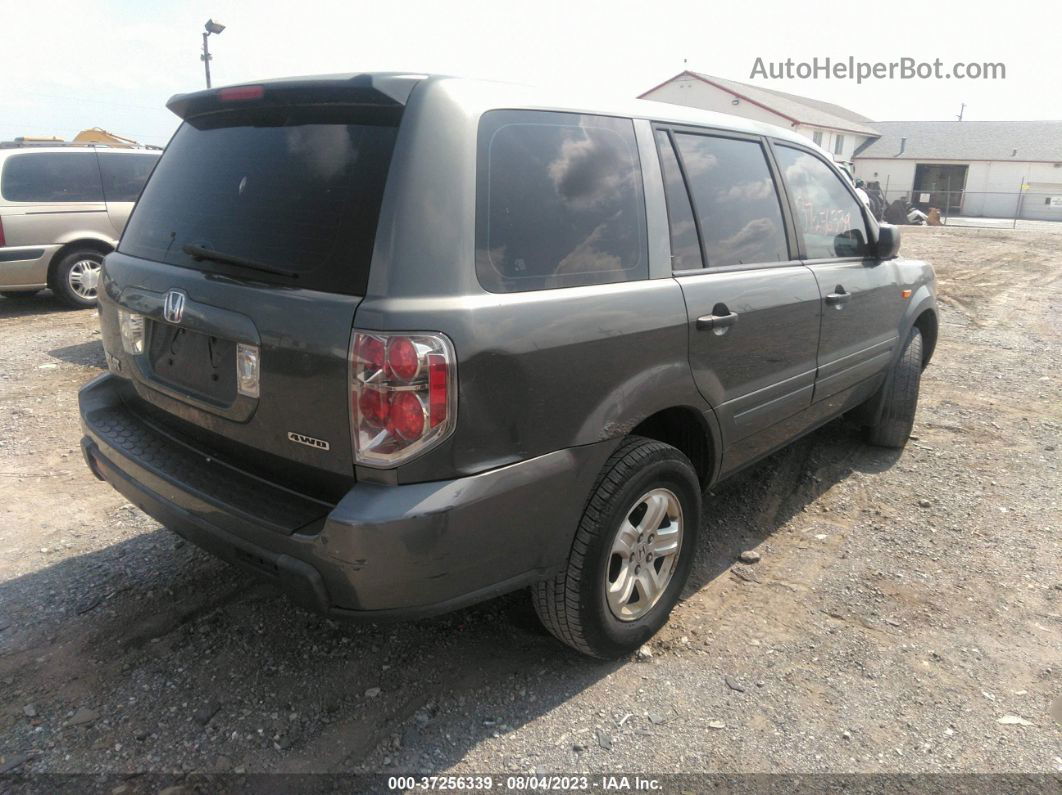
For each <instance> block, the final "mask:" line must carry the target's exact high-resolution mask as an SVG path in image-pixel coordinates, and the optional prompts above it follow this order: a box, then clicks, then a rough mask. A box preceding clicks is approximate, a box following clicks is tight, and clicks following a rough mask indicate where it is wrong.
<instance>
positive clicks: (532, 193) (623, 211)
mask: <svg viewBox="0 0 1062 795" xmlns="http://www.w3.org/2000/svg"><path fill="white" fill-rule="evenodd" d="M478 160H479V173H478V182H477V196H476V204H477V212H476V217H477V220H476V271H477V273H478V274H479V279H480V283H481V284H482V285H483V286H484V287H485V288H486V289H488V290H491V291H493V292H517V291H521V290H543V289H549V288H553V287H572V286H576V285H583V284H605V283H608V282H622V281H629V280H632V279H639V278H648V275H649V266H648V255H647V252H646V243H645V239H646V234H645V202H644V199H643V197H642V178H641V170H640V163H639V160H638V150H637V147H636V143H635V138H634V124H633V122H631V120H630V119H615V118H609V117H605V116H580V115H577V114H572V113H547V112H536V111H490V112H488V113H485V114H484V115H483V120H482V122H481V123H480V128H479V155H478Z"/></svg>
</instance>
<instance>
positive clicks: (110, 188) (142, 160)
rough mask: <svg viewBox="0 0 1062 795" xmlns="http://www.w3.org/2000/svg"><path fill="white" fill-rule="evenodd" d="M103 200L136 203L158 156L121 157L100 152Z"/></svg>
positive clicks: (112, 153) (111, 153)
mask: <svg viewBox="0 0 1062 795" xmlns="http://www.w3.org/2000/svg"><path fill="white" fill-rule="evenodd" d="M98 157H99V159H100V175H101V176H102V177H103V198H104V199H106V200H107V201H109V202H135V201H136V200H137V198H138V197H139V196H140V191H142V190H143V189H144V183H145V182H147V178H148V176H149V175H150V174H151V169H153V168H154V167H155V164H156V163H157V162H158V161H159V158H158V155H120V154H116V153H114V152H100V153H99V155H98Z"/></svg>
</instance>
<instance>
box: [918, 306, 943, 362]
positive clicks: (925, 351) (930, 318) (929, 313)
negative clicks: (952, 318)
mask: <svg viewBox="0 0 1062 795" xmlns="http://www.w3.org/2000/svg"><path fill="white" fill-rule="evenodd" d="M939 322H940V321H939V320H938V319H937V313H936V312H935V311H934V310H933V309H925V310H923V311H922V313H921V314H919V315H918V317H916V318H915V321H914V323H913V324H912V326H913V327H914V328H917V329H918V331H919V332H921V334H922V369H923V370H924V369H926V366H927V365H928V364H929V360H930V359H932V358H933V351H934V350H936V347H937V330H938V324H939Z"/></svg>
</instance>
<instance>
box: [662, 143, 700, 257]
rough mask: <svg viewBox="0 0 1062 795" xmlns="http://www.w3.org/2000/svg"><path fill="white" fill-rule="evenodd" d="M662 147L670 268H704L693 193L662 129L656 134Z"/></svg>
mask: <svg viewBox="0 0 1062 795" xmlns="http://www.w3.org/2000/svg"><path fill="white" fill-rule="evenodd" d="M656 146H657V149H659V150H660V169H661V171H662V172H663V175H664V194H665V196H666V197H667V219H668V225H669V227H670V230H671V269H672V270H676V271H682V270H691V269H694V268H703V267H704V261H703V260H702V259H701V244H700V240H699V239H698V237H697V224H696V223H695V222H694V220H693V208H692V207H690V195H689V192H688V191H687V190H686V182H685V180H683V179H682V171H681V170H680V169H679V164H678V159H677V158H676V157H675V149H674V147H673V146H672V145H671V137H670V136H669V135H668V134H667V133H666V132H664V131H663V130H658V131H657V133H656Z"/></svg>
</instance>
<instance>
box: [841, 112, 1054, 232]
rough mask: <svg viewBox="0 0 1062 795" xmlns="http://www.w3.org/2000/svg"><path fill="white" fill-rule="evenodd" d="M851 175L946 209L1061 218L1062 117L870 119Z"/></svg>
mask: <svg viewBox="0 0 1062 795" xmlns="http://www.w3.org/2000/svg"><path fill="white" fill-rule="evenodd" d="M874 128H875V129H876V130H877V131H878V133H879V134H880V135H879V137H877V138H875V139H872V140H870V141H868V142H867V143H866V144H865V145H864V146H863V147H862V148H861V149H859V150H857V151H856V153H855V158H854V162H855V174H856V176H858V177H862V178H863V179H864V180H866V181H867V182H872V181H876V182H879V183H880V184H881V187H882V189H883V190H886V192H887V198H888V200H889V201H892V200H894V199H897V198H899V197H900V196H908V197H909V198H910V200H911V202H912V203H913V204H915V205H916V206H918V207H922V208H926V207H930V206H932V207H937V208H940V209H941V210H945V209H946V210H947V211H948V213H949V214H951V215H968V216H982V217H988V218H1014V217H1015V216H1017V217H1019V218H1031V219H1042V220H1062V121H961V122H960V121H877V122H874Z"/></svg>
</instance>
